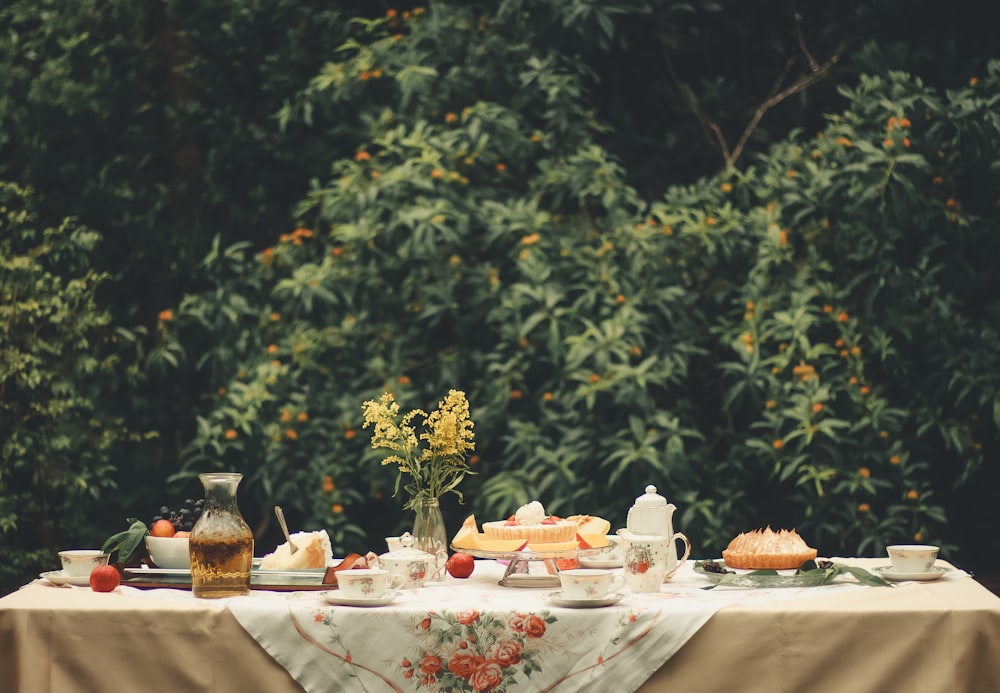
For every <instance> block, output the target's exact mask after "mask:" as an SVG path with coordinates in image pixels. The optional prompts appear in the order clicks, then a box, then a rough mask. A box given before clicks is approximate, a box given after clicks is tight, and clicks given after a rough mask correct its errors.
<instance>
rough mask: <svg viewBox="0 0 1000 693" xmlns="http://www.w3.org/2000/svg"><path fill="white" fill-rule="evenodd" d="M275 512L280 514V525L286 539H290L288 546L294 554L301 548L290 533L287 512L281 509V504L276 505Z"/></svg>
mask: <svg viewBox="0 0 1000 693" xmlns="http://www.w3.org/2000/svg"><path fill="white" fill-rule="evenodd" d="M274 514H275V515H277V516H278V525H279V526H280V527H281V531H282V532H284V534H285V539H287V540H288V548H289V549H291V552H292V554H294V553H295V552H296V551H298V550H299V547H298V546H296V545H295V542H293V541H292V537H291V535H290V534H289V533H288V525H286V524H285V513H284V512H283V511H282V510H281V506H280V505H276V506H274Z"/></svg>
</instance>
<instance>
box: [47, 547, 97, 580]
mask: <svg viewBox="0 0 1000 693" xmlns="http://www.w3.org/2000/svg"><path fill="white" fill-rule="evenodd" d="M59 560H60V561H62V567H63V572H64V573H66V575H69V576H70V577H90V571H92V570H93V569H94V568H96V567H97V566H99V565H106V564H107V562H108V554H106V553H102V552H101V551H100V550H99V549H72V550H68V551H60V552H59Z"/></svg>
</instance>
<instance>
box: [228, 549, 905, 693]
mask: <svg viewBox="0 0 1000 693" xmlns="http://www.w3.org/2000/svg"><path fill="white" fill-rule="evenodd" d="M685 568H686V569H685V570H682V571H681V572H680V573H679V574H678V576H677V577H676V578H675V579H674V581H672V582H671V583H668V584H667V585H665V586H664V587H663V589H662V591H661V592H660V593H658V594H633V595H628V596H626V597H625V598H624V599H622V600H621V601H620V602H618V603H617V604H614V605H611V606H606V607H602V608H586V609H581V608H566V607H560V606H555V605H553V604H552V603H551V602H550V601H549V599H548V598H547V595H549V594H550V593H551V592H552V588H551V587H550V588H548V589H525V588H520V587H501V586H499V585H498V584H497V579H498V578H499V577H500V576H501V575H502V567H501V566H498V565H496V564H495V563H493V562H492V561H477V564H476V570H475V573H474V575H473V577H472V578H470V579H467V580H456V579H454V578H447V579H445V580H444V581H442V582H439V583H429V584H428V585H426V586H424V587H422V588H420V589H415V590H404V591H402V593H401V595H400V597H399V598H397V599H396V600H395V601H393V602H392V603H391V604H388V605H386V606H382V607H378V608H359V607H352V606H337V605H333V604H330V603H328V602H327V601H326V600H325V599H324V598H323V596H322V594H321V593H315V592H313V593H309V592H297V593H291V594H283V593H257V594H255V595H254V598H251V599H246V598H237V599H229V600H226V606H227V607H228V608H229V609H230V611H231V612H232V613H233V615H234V616H235V617H236V619H237V620H238V621H239V623H240V625H242V626H243V628H245V629H246V630H247V632H249V633H250V634H251V635H252V636H253V637H254V639H255V640H257V642H258V643H260V644H261V645H262V646H263V647H264V649H265V650H267V652H268V653H269V654H270V655H271V656H272V657H273V658H274V659H275V661H277V662H278V663H280V664H281V665H282V666H283V667H284V668H285V669H287V670H288V672H289V673H290V674H291V676H292V677H293V678H294V679H295V680H296V681H297V682H298V683H299V684H300V685H301V686H302V687H303V688H304V689H305V690H306V691H308V692H309V693H321V692H323V693H325V692H326V691H331V690H351V691H366V692H371V693H375V692H381V691H405V690H416V691H429V692H430V691H441V690H444V691H491V690H515V689H516V690H531V691H601V692H603V691H610V690H614V691H616V692H617V691H621V692H631V691H635V690H637V689H638V688H639V687H640V686H641V685H642V684H643V682H645V681H646V680H647V679H648V678H649V677H650V676H651V675H652V674H653V673H654V672H655V671H656V670H657V669H659V668H660V667H661V666H662V665H663V663H664V662H666V661H667V660H668V659H669V658H670V657H671V656H672V655H673V654H674V653H675V652H677V650H679V649H680V648H681V646H682V645H684V643H685V642H687V640H688V639H689V638H690V637H691V636H692V635H694V634H695V633H696V632H697V631H698V630H699V629H700V628H701V627H702V625H704V623H705V622H706V621H708V620H709V619H710V618H711V617H712V615H713V614H715V612H716V611H718V610H719V609H720V608H722V607H724V606H728V605H732V604H737V603H747V602H760V601H765V600H785V599H794V598H797V597H799V596H801V595H804V594H808V595H810V596H816V595H817V593H818V592H819V593H822V592H823V591H827V592H836V591H844V590H852V589H871V588H863V587H860V586H858V585H854V584H836V585H830V586H824V587H819V588H815V587H813V588H808V589H778V590H774V589H771V590H756V591H747V590H729V589H716V590H712V591H706V590H704V589H703V588H704V587H706V586H707V585H708V582H707V581H706V580H705V579H704V578H703V577H701V576H698V575H696V574H694V573H693V572H692V571H691V570H690V566H685ZM876 589H878V588H876ZM881 589H888V588H881ZM334 594H336V593H334Z"/></svg>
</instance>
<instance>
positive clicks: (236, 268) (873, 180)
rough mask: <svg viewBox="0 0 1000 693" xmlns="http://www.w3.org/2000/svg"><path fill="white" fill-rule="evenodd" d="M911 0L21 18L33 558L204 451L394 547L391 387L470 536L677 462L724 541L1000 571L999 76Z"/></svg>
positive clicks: (215, 3)
mask: <svg viewBox="0 0 1000 693" xmlns="http://www.w3.org/2000/svg"><path fill="white" fill-rule="evenodd" d="M917 5H919V6H920V7H914V5H913V4H912V3H911V4H906V5H904V4H902V3H893V2H869V3H865V4H861V5H858V6H857V7H856V8H855V9H854V10H853V11H852V12H851V13H850V14H847V15H843V14H837V13H836V11H835V10H834V9H833V8H828V9H816V8H804V7H803V8H796V7H795V6H794V5H789V6H787V7H782V8H781V9H780V10H778V9H775V10H771V11H768V12H764V13H762V11H761V10H759V9H755V10H753V11H752V12H751V10H749V9H745V8H742V6H740V7H739V8H732V7H728V6H725V5H717V4H715V3H709V2H701V3H693V4H690V3H680V2H639V3H634V2H618V3H599V4H595V3H589V2H579V1H576V2H569V1H566V2H556V1H552V2H544V3H538V2H534V3H521V2H516V1H513V0H511V1H507V2H502V3H498V4H495V3H482V4H479V3H466V2H463V3H450V2H435V3H430V4H428V5H427V6H405V7H404V6H401V5H392V6H390V5H384V6H378V5H375V4H372V3H355V4H351V3H338V4H337V6H336V8H335V9H331V8H330V7H329V4H328V3H322V2H295V3H292V2H283V1H281V0H274V1H273V2H270V3H256V2H236V1H234V0H229V1H222V0H212V1H207V2H197V3H195V2H190V1H188V0H176V1H165V2H146V3H132V2H124V1H115V0H106V1H104V2H96V1H94V2H77V3H65V2H55V1H47V2H40V3H38V2H33V3H27V2H14V3H11V4H8V5H7V6H5V8H3V9H0V27H2V29H3V32H2V39H0V41H2V42H0V63H2V64H3V66H4V67H5V68H6V69H2V70H0V80H2V82H3V84H2V86H3V90H2V93H3V94H4V95H5V96H4V97H3V99H2V100H0V180H6V181H9V182H8V183H4V187H3V188H2V192H3V205H4V206H3V211H4V215H5V216H4V219H5V221H4V226H3V227H2V229H0V232H2V238H0V250H2V254H0V262H2V263H3V264H4V267H5V274H4V278H3V280H0V286H2V288H3V291H4V296H3V305H4V306H5V308H4V310H5V311H6V312H7V313H8V315H7V317H6V319H5V321H4V323H5V324H4V327H3V329H4V332H3V333H2V334H3V342H2V344H0V349H2V360H0V367H2V368H3V371H2V383H3V390H2V393H3V398H2V409H0V426H2V431H3V434H2V435H3V443H4V447H3V457H2V459H0V542H2V543H0V548H2V550H3V553H4V555H5V556H6V557H8V560H5V561H4V562H3V563H4V565H3V566H0V581H2V582H3V585H4V586H5V588H7V589H9V588H13V587H15V586H16V585H17V584H20V583H21V582H23V581H24V580H25V579H28V578H30V577H31V576H32V575H33V574H35V573H37V571H38V570H40V569H45V568H47V567H49V566H51V565H52V564H53V561H52V558H53V556H54V551H55V550H56V549H57V548H60V547H63V546H67V545H70V544H76V543H89V544H94V545H97V544H99V543H100V542H101V541H102V540H103V538H104V537H106V536H108V535H110V534H112V533H114V532H117V531H119V530H120V529H122V528H123V523H124V521H125V518H126V517H130V516H138V517H140V519H143V518H145V517H147V516H149V515H152V513H154V512H155V511H156V509H157V508H158V507H159V506H160V505H164V504H166V505H170V506H172V507H177V506H178V505H179V504H180V502H181V501H182V500H183V498H184V497H191V496H192V495H194V494H197V493H199V492H200V485H199V484H198V482H197V481H196V479H194V476H195V475H196V474H197V472H200V471H205V470H208V469H227V470H238V471H242V472H243V473H244V474H245V475H246V478H245V480H244V482H243V484H242V485H241V506H242V508H243V511H244V514H246V515H247V517H248V519H250V521H251V523H252V524H253V525H254V526H255V527H256V529H257V534H258V542H259V543H260V545H261V546H262V547H264V549H266V547H267V546H268V545H273V543H275V542H276V541H277V537H276V531H275V529H274V528H273V527H272V526H271V525H270V518H271V508H272V506H273V505H274V504H275V503H279V504H281V505H282V506H283V507H284V508H285V510H286V512H287V513H288V514H289V515H290V519H291V520H292V523H293V524H294V525H296V526H299V527H303V528H320V527H322V528H326V529H328V530H329V531H330V533H331V535H332V536H333V538H334V543H335V545H336V550H337V551H338V552H344V551H349V550H360V549H364V548H377V546H378V545H379V544H380V543H381V537H383V536H385V535H386V534H388V533H396V532H398V531H400V530H402V529H404V528H406V527H407V525H408V523H409V522H410V521H411V520H410V518H409V517H408V514H407V513H405V512H403V511H402V509H401V506H402V502H403V500H404V499H400V498H392V497H391V492H392V483H393V478H392V475H391V473H390V471H389V470H386V469H383V468H382V467H381V466H380V465H379V464H378V454H377V453H376V451H373V450H371V449H370V447H369V446H368V433H367V432H366V431H363V430H361V421H362V415H361V403H362V402H363V401H365V400H366V399H372V398H377V397H378V396H379V395H380V394H381V393H382V392H383V391H384V390H387V389H388V390H392V391H393V392H394V393H395V394H396V397H397V399H398V400H399V401H400V403H401V405H402V406H403V407H404V408H413V407H419V408H424V409H429V408H432V407H433V406H434V405H435V404H436V402H437V401H438V400H440V399H441V398H442V397H443V396H444V395H445V394H446V393H447V391H448V389H450V388H453V387H454V388H458V389H462V390H464V391H465V392H466V393H467V395H468V397H469V400H470V402H471V403H472V417H473V420H474V421H475V422H476V440H477V451H476V457H475V458H474V463H475V464H474V468H475V469H476V471H478V472H479V474H477V475H476V476H475V477H469V478H468V479H466V481H465V482H464V483H463V491H464V494H465V497H466V499H467V503H466V506H465V507H458V506H456V505H454V504H451V505H448V504H446V506H445V510H446V519H447V520H448V523H449V525H450V527H451V530H452V531H454V529H457V526H458V524H459V523H460V522H461V519H462V517H463V516H464V515H465V514H467V513H469V512H475V513H476V514H477V516H479V517H480V518H482V519H490V518H495V517H501V516H506V515H507V514H509V513H510V512H512V511H513V510H514V509H515V508H516V507H517V505H519V504H520V503H523V502H526V501H527V500H530V499H534V498H538V499H540V500H542V501H543V502H544V503H545V504H546V506H547V507H548V508H549V510H550V511H552V512H554V513H557V514H573V513H579V512H589V513H595V514H601V515H603V516H605V517H607V518H608V519H610V520H611V521H612V523H613V524H614V525H615V526H620V525H621V524H622V523H623V522H624V513H625V511H626V510H627V508H628V507H629V505H630V504H631V502H632V499H633V497H634V496H636V495H638V494H640V493H641V492H642V490H643V488H644V487H645V485H646V484H647V483H655V484H656V485H657V486H658V487H659V488H660V490H661V492H662V493H664V494H665V495H666V496H667V497H668V498H669V499H670V500H671V501H673V502H675V503H676V504H677V506H678V508H679V510H678V515H677V517H676V518H675V526H678V527H679V528H682V529H683V531H684V532H685V533H686V534H687V535H688V536H689V537H691V539H692V541H693V543H694V545H695V547H696V548H695V553H696V554H698V555H702V556H709V555H717V554H718V552H719V551H720V550H721V548H723V546H724V545H725V543H726V542H727V541H728V538H729V537H731V536H732V535H733V534H735V533H737V532H739V531H743V530H745V529H749V528H753V527H757V526H763V525H765V524H768V523H770V524H772V525H774V526H783V527H789V526H795V527H797V528H798V529H799V531H800V532H801V533H802V534H803V535H804V536H806V537H807V538H808V539H809V540H810V542H811V543H813V544H814V545H816V546H818V547H819V548H820V551H821V553H823V554H829V555H836V554H860V555H880V554H881V553H882V550H883V547H884V545H885V544H886V543H889V542H893V541H910V540H921V541H932V542H935V543H940V544H942V545H943V546H944V547H945V554H944V556H945V557H946V558H950V559H951V560H954V561H957V562H960V563H963V564H964V565H967V566H969V567H974V568H978V567H979V566H984V567H987V568H989V567H990V566H989V564H988V560H989V559H988V558H987V557H986V556H985V555H984V554H983V553H982V552H981V550H980V549H979V548H978V547H979V546H980V545H981V544H982V541H985V540H978V539H976V537H981V536H988V535H984V534H982V532H983V531H984V530H983V529H982V527H983V526H984V525H985V524H986V522H987V520H986V515H985V510H984V509H985V507H986V506H985V505H983V501H985V499H987V498H988V496H989V494H990V491H991V489H994V488H995V484H996V479H997V471H996V467H997V465H996V462H995V450H996V444H997V424H998V422H1000V406H997V400H998V396H997V386H998V385H997V380H998V374H1000V368H998V365H1000V364H998V363H997V357H996V356H995V355H994V350H993V349H992V348H991V347H992V346H993V343H994V342H995V340H996V325H997V320H996V318H997V309H998V305H997V296H998V292H997V290H996V289H997V286H996V282H997V280H996V279H995V278H994V276H993V275H994V273H993V272H992V264H993V258H995V257H996V254H997V250H998V248H997V243H998V241H997V236H996V232H995V229H996V227H997V224H996V222H997V214H998V213H997V200H996V190H997V189H998V185H997V183H998V180H997V175H998V174H997V169H996V166H995V161H996V160H997V147H998V146H1000V145H998V143H1000V132H998V130H1000V108H998V104H997V95H998V86H1000V63H997V62H988V61H987V58H989V57H992V56H989V55H987V54H980V53H977V52H976V51H977V49H978V48H980V47H981V46H983V45H988V44H986V43H985V41H978V40H977V39H979V38H981V37H983V36H984V34H983V27H982V26H980V25H981V24H982V23H979V24H976V23H973V22H970V23H969V24H968V25H967V26H961V25H960V24H955V23H954V20H952V22H953V23H952V24H946V23H944V22H943V18H942V17H941V16H940V14H939V12H938V10H936V9H934V8H933V7H931V4H930V3H917ZM796 10H797V11H798V12H799V13H801V18H799V19H797V15H796ZM902 12H906V13H911V14H912V17H911V20H912V21H910V22H909V24H908V26H909V27H910V28H909V29H908V31H907V32H902V31H898V30H897V29H896V25H897V24H896V23H895V22H894V21H892V20H896V22H898V18H899V15H900V13H902ZM948 16H949V17H955V16H959V17H961V16H962V13H961V12H955V13H952V14H949V15H948ZM946 27H947V28H948V29H950V30H952V31H951V32H950V31H946V30H944V29H945V28H946ZM952 32H954V33H952ZM959 32H960V33H959ZM751 38H752V40H750V39H751ZM739 39H742V42H741V41H740V40H739ZM733 45H741V46H744V48H743V53H742V54H741V55H740V56H734V55H733V54H732V46H733ZM769 90H770V91H769ZM768 94H770V95H771V96H772V97H774V98H773V99H772V100H771V101H767V96H768ZM762 104H770V106H771V107H770V108H762ZM744 132H745V133H746V135H747V137H746V138H745V140H744V141H743V143H742V144H739V143H740V141H741V140H740V137H741V134H743V133H744ZM91 229H93V230H91ZM8 270H9V271H8ZM40 277H46V279H45V280H44V281H43V280H41V279H39V278H40ZM67 306H71V307H72V309H69V308H67ZM56 377H58V379H59V380H58V385H57V384H54V383H53V382H52V380H51V379H52V378H56ZM51 489H56V490H57V491H58V493H55V494H53V491H52V490H51ZM448 502H451V501H448ZM259 553H260V552H259Z"/></svg>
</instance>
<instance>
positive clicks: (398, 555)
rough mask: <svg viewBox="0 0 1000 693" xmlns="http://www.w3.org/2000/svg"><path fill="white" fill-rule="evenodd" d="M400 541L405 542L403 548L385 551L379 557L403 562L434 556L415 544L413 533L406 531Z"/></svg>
mask: <svg viewBox="0 0 1000 693" xmlns="http://www.w3.org/2000/svg"><path fill="white" fill-rule="evenodd" d="M399 541H400V543H402V544H403V548H401V549H399V550H397V551H388V552H386V553H383V554H382V555H381V556H379V558H384V559H389V560H392V561H399V562H401V563H410V562H412V561H426V560H427V559H428V558H432V556H431V554H429V553H427V552H426V551H421V550H420V549H418V548H416V547H415V546H414V545H413V535H412V534H410V533H409V532H404V533H403V534H402V536H400V537H399Z"/></svg>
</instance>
